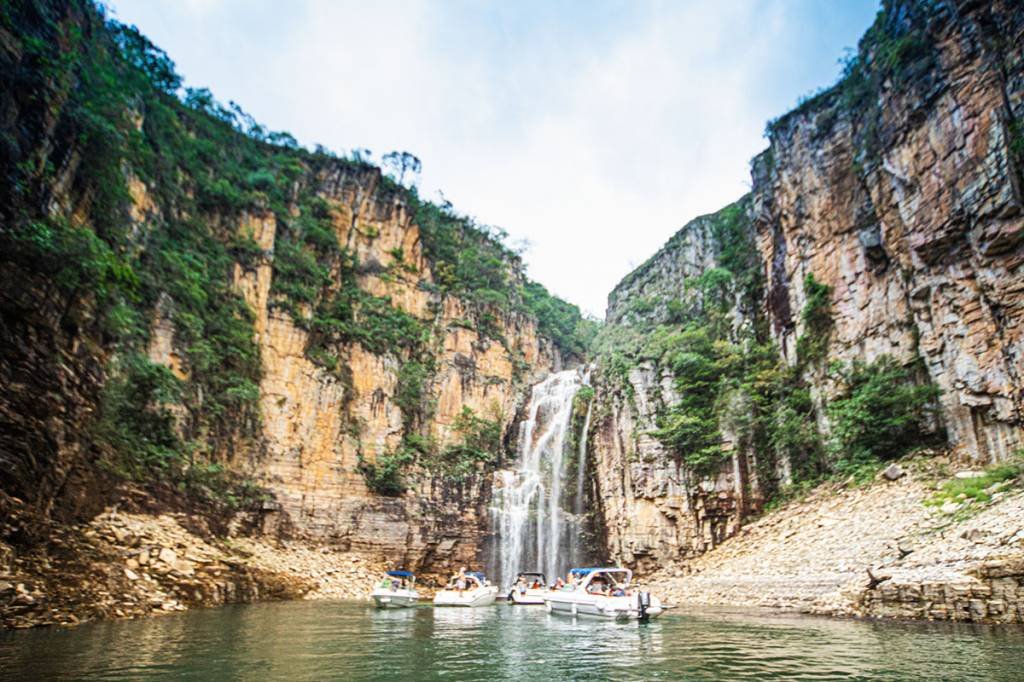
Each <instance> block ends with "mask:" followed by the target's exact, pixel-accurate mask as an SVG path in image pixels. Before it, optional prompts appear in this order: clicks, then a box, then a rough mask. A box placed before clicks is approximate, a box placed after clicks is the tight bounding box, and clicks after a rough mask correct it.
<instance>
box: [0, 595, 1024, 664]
mask: <svg viewBox="0 0 1024 682" xmlns="http://www.w3.org/2000/svg"><path fill="white" fill-rule="evenodd" d="M1022 666H1024V633H1022V631H1021V630H1020V629H1017V628H1005V629H996V628H987V627H970V626H953V625H935V624H912V625H902V624H891V623H885V624H882V623H868V622H860V621H841V620H825V619H811V618H798V617H781V616H768V615H764V614H752V613H736V612H720V613H703V614H702V615H676V614H675V613H673V614H671V615H668V616H665V617H663V618H662V619H660V620H658V621H655V622H652V623H649V624H644V625H640V624H637V623H612V622H607V621H601V620H592V619H585V618H580V619H572V618H566V617H561V616H552V615H549V614H547V613H545V612H544V610H543V609H542V608H530V607H511V606H506V605H499V606H495V607H491V608H479V609H462V608H448V609H434V608H431V607H427V606H424V607H419V608H414V609H403V610H394V611H377V610H374V609H372V608H370V607H368V606H365V605H362V604H351V603H337V602H335V603H331V602H293V603H285V604H263V605H252V606H238V607H228V608H223V609H214V610H208V611H196V612H192V613H186V614H180V615H174V616H168V617H164V618H156V619H151V620H146V621H136V622H114V623H98V624H90V625H86V626H83V627H80V628H77V629H71V630H38V631H29V632H14V633H3V634H2V635H0V679H12V680H13V679H138V678H140V677H147V678H148V677H161V676H166V677H175V678H180V677H193V678H202V679H227V680H249V679H287V680H290V681H291V680H314V679H315V680H322V679H367V680H368V679H417V680H434V679H445V680H479V679H518V680H544V681H545V682H550V681H551V680H555V679H576V680H598V679H700V680H705V679H707V680H726V679H729V680H731V679H760V680H766V679H786V680H820V679H865V680H867V679H893V680H896V679H900V680H903V679H910V678H922V679H943V680H949V679H986V680H1016V679H1020V675H1019V671H1020V669H1021V668H1022Z"/></svg>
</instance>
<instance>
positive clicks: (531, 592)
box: [508, 572, 548, 606]
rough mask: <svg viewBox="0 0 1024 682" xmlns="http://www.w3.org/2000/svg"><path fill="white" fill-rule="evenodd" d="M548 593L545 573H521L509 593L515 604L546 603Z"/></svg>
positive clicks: (510, 600) (509, 598)
mask: <svg viewBox="0 0 1024 682" xmlns="http://www.w3.org/2000/svg"><path fill="white" fill-rule="evenodd" d="M547 593H548V586H547V581H546V580H545V578H544V574H543V573H527V572H524V573H520V574H519V575H518V576H516V581H515V582H514V583H512V587H511V588H510V590H509V593H508V600H509V602H510V603H513V604H536V605H538V606H540V605H543V604H544V595H546V594H547Z"/></svg>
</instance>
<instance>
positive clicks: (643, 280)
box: [590, 199, 756, 571]
mask: <svg viewBox="0 0 1024 682" xmlns="http://www.w3.org/2000/svg"><path fill="white" fill-rule="evenodd" d="M748 207H749V204H748V202H747V200H746V199H744V200H742V201H740V202H738V203H737V204H736V205H734V206H733V207H731V209H732V210H734V211H736V212H738V213H741V214H743V215H744V216H745V215H746V212H747V211H748ZM719 218H720V216H718V215H711V216H702V217H700V218H697V219H695V220H693V221H692V222H690V223H689V224H687V225H686V226H685V227H684V228H683V229H681V230H680V231H679V232H678V233H677V234H676V235H675V236H673V237H672V239H670V240H669V242H668V243H667V244H666V245H665V246H664V247H662V249H661V250H660V251H658V253H657V254H655V255H654V256H652V257H651V258H650V259H649V260H648V261H647V262H646V263H644V265H642V266H641V267H640V268H638V269H637V270H636V271H634V272H633V273H631V274H630V275H629V276H628V277H627V278H626V279H625V280H623V281H622V282H621V283H620V284H619V285H618V286H617V287H616V288H615V289H614V290H613V291H612V292H611V293H610V294H609V296H608V311H607V317H606V323H607V324H608V325H609V327H610V329H615V328H616V327H619V328H621V331H622V335H621V336H613V337H611V338H610V339H609V340H608V341H607V342H606V343H608V344H609V345H611V346H612V347H614V348H615V350H616V351H617V350H619V349H620V348H621V347H622V346H629V345H630V344H631V343H634V342H635V341H636V339H635V336H634V335H633V334H630V332H629V331H627V330H630V329H632V328H634V327H639V328H643V330H644V331H642V332H637V335H645V334H648V333H649V327H650V325H657V324H659V323H663V322H666V321H667V320H668V319H670V318H671V317H672V315H673V313H672V312H671V311H670V310H669V307H670V305H672V304H673V303H675V304H677V305H678V304H680V303H682V304H683V307H684V308H685V309H686V310H685V311H684V312H683V313H680V314H683V315H695V314H696V313H697V312H698V311H699V310H700V308H701V307H702V306H703V305H704V302H703V297H702V296H701V295H700V294H699V293H698V292H695V291H694V289H693V282H694V281H695V280H696V279H697V278H699V277H700V276H701V275H702V274H703V273H704V272H707V271H709V270H712V269H714V268H717V267H719V266H720V255H721V244H720V243H719V240H718V238H717V237H716V233H715V229H714V226H715V224H716V220H717V219H719ZM743 224H744V229H747V230H748V231H749V228H748V227H747V225H748V222H747V221H746V219H745V218H744V220H743ZM730 313H731V315H732V316H733V317H734V320H735V322H736V324H737V325H740V324H743V321H744V317H743V316H744V312H743V311H742V305H741V304H740V303H738V302H737V303H735V304H734V305H733V306H732V307H731V311H730ZM606 331H608V330H606ZM624 337H625V338H624ZM613 372H614V370H613V368H611V367H609V366H607V363H605V364H604V365H603V366H601V367H600V369H599V372H598V374H597V377H596V379H595V387H596V390H597V392H596V400H597V404H598V405H599V406H600V407H599V408H598V409H597V411H596V412H595V415H594V419H593V421H592V426H591V435H590V451H591V457H592V458H593V467H592V469H593V472H594V473H593V484H594V491H593V496H594V498H595V502H596V503H597V504H596V506H597V508H598V510H599V513H600V516H601V518H602V521H603V527H604V535H605V545H606V548H607V551H608V552H609V553H610V555H611V558H613V559H614V560H615V561H622V562H626V563H627V564H629V565H631V566H635V567H636V568H638V569H640V570H642V571H646V570H653V569H655V568H656V567H658V566H660V565H663V564H664V563H666V562H671V561H674V560H675V559H677V558H681V557H688V556H695V555H697V554H700V553H702V552H704V551H705V550H707V549H709V548H711V547H714V546H715V545H716V544H718V543H719V542H721V540H722V539H723V538H725V537H728V536H729V535H731V534H732V533H734V532H735V530H736V528H737V527H738V524H739V522H740V520H741V518H742V512H743V511H744V508H745V506H746V505H748V504H750V500H748V499H747V498H748V497H749V496H750V494H751V493H752V492H753V493H755V494H756V491H752V490H751V485H752V484H754V483H756V482H755V481H754V480H753V477H752V476H750V475H749V474H748V470H749V467H750V463H749V462H748V460H747V455H746V453H744V452H741V451H740V450H738V449H734V451H733V453H732V455H731V457H730V461H729V464H728V465H727V466H723V467H722V469H721V471H720V472H719V473H718V474H717V475H709V476H699V475H696V474H695V473H694V472H692V471H690V470H689V468H688V467H687V466H685V465H684V464H682V463H681V462H680V461H679V459H678V458H675V457H673V456H672V455H671V454H670V453H669V452H668V450H667V448H666V447H665V445H664V444H663V443H662V442H661V441H660V440H659V439H658V438H656V437H655V436H654V435H653V432H654V431H655V430H656V429H657V426H658V424H657V422H658V416H659V414H660V413H661V412H663V411H664V409H665V408H666V406H670V405H673V404H676V403H678V402H679V398H680V396H679V393H678V391H677V389H676V384H675V377H674V375H673V373H672V371H671V370H670V368H669V367H667V366H666V365H665V363H662V362H660V361H659V358H657V357H656V356H653V355H652V356H647V357H644V356H643V354H641V355H640V359H639V361H638V362H637V363H636V364H635V365H632V366H630V367H629V368H628V369H626V370H625V375H624V376H622V375H621V374H620V376H619V377H618V378H617V379H616V378H614V377H613V376H611V375H612V373H613Z"/></svg>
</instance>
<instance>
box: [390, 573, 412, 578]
mask: <svg viewBox="0 0 1024 682" xmlns="http://www.w3.org/2000/svg"><path fill="white" fill-rule="evenodd" d="M388 575H390V576H391V577H392V578H412V577H413V574H412V573H410V572H409V571H388Z"/></svg>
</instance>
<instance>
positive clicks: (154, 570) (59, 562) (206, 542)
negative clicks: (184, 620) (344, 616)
mask: <svg viewBox="0 0 1024 682" xmlns="http://www.w3.org/2000/svg"><path fill="white" fill-rule="evenodd" d="M190 528H195V529H198V530H197V532H193V531H192V530H189V529H190ZM202 530H203V524H202V520H201V519H200V518H197V517H190V516H188V515H186V514H180V513H176V514H160V515H150V514H137V513H124V512H118V511H117V510H116V509H108V510H107V511H105V512H104V513H102V514H100V515H99V516H97V517H95V518H94V519H93V520H92V521H91V522H90V523H88V524H81V525H77V526H66V527H55V528H53V529H52V533H51V534H50V536H49V538H48V539H47V541H46V542H45V543H44V544H41V545H40V546H38V547H36V548H34V549H33V550H31V551H29V552H26V553H23V554H18V553H16V552H15V551H14V550H13V548H11V547H9V546H7V545H5V544H2V543H0V560H2V561H0V622H2V624H3V626H4V627H8V628H24V627H33V626H37V625H75V624H78V623H80V622H85V621H89V620H97V619H102V618H136V617H140V616H144V615H150V614H165V613H173V612H177V611H183V610H186V609H189V608H194V607H202V606H215V605H220V604H229V603H238V602H252V601H260V600H273V599H299V598H319V599H354V598H365V596H366V595H367V594H368V593H369V592H370V590H371V589H372V587H371V586H372V585H373V583H374V581H375V579H378V578H379V575H380V571H382V570H384V564H383V562H379V561H370V560H368V559H365V558H363V557H361V556H358V555H353V554H349V553H345V552H340V551H336V550H335V549H333V548H330V547H319V546H309V545H304V544H301V543H298V542H295V543H285V542H279V541H275V540H273V539H271V538H250V537H241V538H230V537H228V538H217V537H214V536H213V535H212V534H209V533H206V532H202Z"/></svg>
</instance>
